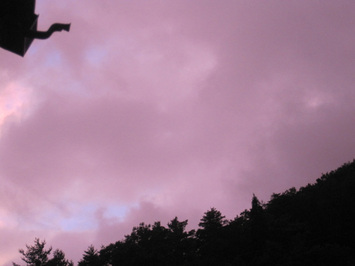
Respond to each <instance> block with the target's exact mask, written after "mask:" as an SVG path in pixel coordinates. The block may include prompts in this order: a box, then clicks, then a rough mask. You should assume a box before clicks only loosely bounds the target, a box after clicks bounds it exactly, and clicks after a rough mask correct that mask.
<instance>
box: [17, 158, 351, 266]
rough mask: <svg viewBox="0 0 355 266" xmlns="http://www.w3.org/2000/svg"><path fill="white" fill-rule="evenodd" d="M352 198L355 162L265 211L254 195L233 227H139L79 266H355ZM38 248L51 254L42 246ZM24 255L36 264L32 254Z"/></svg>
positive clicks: (215, 214) (216, 220)
mask: <svg viewBox="0 0 355 266" xmlns="http://www.w3.org/2000/svg"><path fill="white" fill-rule="evenodd" d="M354 191H355V160H354V161H353V162H352V163H347V164H344V165H343V166H342V167H340V168H339V169H337V170H336V171H332V172H330V173H327V174H324V175H322V177H321V178H319V179H317V182H316V183H315V184H312V185H311V184H309V185H307V186H306V187H302V188H300V189H299V190H296V189H295V188H291V189H289V190H287V191H285V192H284V193H280V194H273V195H272V196H271V199H270V201H269V202H268V203H266V204H263V203H261V202H260V201H259V200H258V198H257V197H256V196H255V195H253V197H252V200H251V208H250V209H249V210H245V211H244V212H242V213H241V214H240V215H238V216H237V217H236V218H235V219H233V220H231V221H227V220H225V217H224V216H223V215H222V214H221V212H219V211H218V210H216V209H215V208H211V209H210V210H208V211H207V212H206V213H205V214H204V216H203V217H202V218H201V221H200V223H199V229H198V230H197V231H195V230H191V231H187V230H186V226H187V220H186V221H179V220H178V218H177V217H175V218H174V219H173V220H171V221H170V222H169V223H168V225H167V227H164V226H162V225H161V224H160V222H155V223H154V224H153V225H149V224H148V225H147V224H144V223H141V224H140V225H139V226H137V227H134V228H133V229H132V232H131V234H130V235H126V236H125V238H124V239H123V240H121V241H118V242H116V243H114V244H110V245H108V246H105V247H102V248H101V249H100V250H99V251H97V250H95V249H94V247H93V246H90V247H89V249H88V250H87V251H85V253H84V256H83V259H82V260H81V261H80V262H79V266H83V265H93V266H94V265H114V266H116V265H117V266H121V265H122V266H125V265H131V266H134V265H147V266H149V265H154V266H159V265H164V266H165V265H166V266H168V265H169V266H170V265H172V266H188V265H197V266H198V265H220V266H229V265H240V266H259V265H275V266H278V265H280V266H281V265H283V266H303V265H308V266H313V265H314V266H318V265H322V266H323V265H344V266H353V265H355V227H354V224H355V218H354V217H355V208H354V204H355V193H354ZM39 244H40V243H39V242H38V243H37V242H36V245H39ZM28 248H29V251H31V249H30V247H28ZM37 249H38V250H40V254H42V253H44V255H45V254H46V252H48V251H46V250H44V249H43V247H42V246H41V245H39V247H37ZM49 252H50V250H49ZM20 253H21V254H23V255H24V257H25V258H26V259H28V260H30V259H31V258H32V257H31V256H30V254H32V253H31V252H30V253H26V252H24V251H23V250H20ZM63 255H64V254H63ZM31 260H32V259H31ZM25 261H26V260H25ZM26 262H27V261H26ZM28 265H35V264H28ZM40 265H47V264H40ZM48 265H49V264H48ZM51 265H52V264H51ZM58 265H62V264H58ZM63 265H64V264H63Z"/></svg>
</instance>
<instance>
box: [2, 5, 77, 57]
mask: <svg viewBox="0 0 355 266" xmlns="http://www.w3.org/2000/svg"><path fill="white" fill-rule="evenodd" d="M35 6H36V0H0V47H2V48H4V49H6V50H8V51H10V52H13V53H15V54H18V55H21V56H24V55H25V53H26V51H27V50H28V48H29V47H30V45H31V43H32V41H33V40H34V39H47V38H49V37H50V36H51V35H52V34H53V32H55V31H62V30H65V31H69V30H70V24H60V23H55V24H53V25H52V26H51V27H50V28H49V29H48V30H47V31H38V30H37V22H38V15H36V14H35Z"/></svg>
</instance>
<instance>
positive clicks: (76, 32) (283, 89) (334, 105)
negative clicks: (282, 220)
mask: <svg viewBox="0 0 355 266" xmlns="http://www.w3.org/2000/svg"><path fill="white" fill-rule="evenodd" d="M37 2H38V3H37V9H36V12H37V13H39V14H40V18H39V19H40V20H39V21H40V23H39V27H40V28H44V29H45V28H46V27H47V26H49V25H50V24H51V23H53V22H57V21H60V22H71V23H72V28H71V31H70V33H60V34H59V33H57V34H54V35H53V36H52V37H51V39H49V40H47V41H35V42H34V43H33V44H32V47H31V48H30V50H29V51H28V53H27V55H26V56H25V57H24V58H21V57H18V56H16V55H13V54H10V53H9V52H7V51H5V50H1V51H0V58H1V60H0V182H1V187H0V234H1V236H2V237H1V238H0V247H1V250H4V252H1V253H2V254H1V255H0V264H4V265H11V261H18V258H19V254H18V253H17V250H18V249H19V248H24V247H25V244H26V243H27V244H29V243H31V242H32V241H33V239H34V238H35V237H40V238H42V239H43V238H45V239H46V240H47V243H49V245H53V246H54V247H55V248H60V249H63V250H64V252H65V253H66V254H67V257H68V258H71V259H73V260H78V259H79V258H80V257H81V254H82V253H83V251H84V250H85V249H86V248H87V247H88V246H89V245H90V244H94V245H96V246H97V247H100V246H101V245H102V244H104V245H105V244H109V243H110V242H113V241H116V240H119V239H121V238H122V237H123V235H124V234H128V233H130V230H131V229H132V227H133V226H135V225H137V224H138V223H140V222H143V221H144V222H147V223H152V222H154V221H156V220H160V221H162V222H163V223H167V222H168V221H169V220H170V219H173V218H174V217H175V216H178V217H179V218H180V219H181V220H183V219H189V223H190V225H191V227H194V228H196V227H197V223H198V221H199V219H200V218H201V217H202V215H203V213H204V212H205V211H206V210H208V209H209V208H210V207H216V208H217V209H219V210H220V211H221V212H222V213H223V214H225V215H226V216H227V218H229V219H232V218H234V217H235V216H236V215H237V214H239V213H240V212H241V211H242V210H244V209H246V208H249V207H250V200H251V196H252V193H255V194H256V195H257V196H258V197H259V198H260V199H262V200H264V201H267V200H268V199H269V197H270V195H271V193H273V192H281V191H283V190H285V189H287V188H290V187H292V186H296V187H299V186H304V185H306V184H307V183H309V182H314V180H315V179H316V178H318V177H319V176H320V174H321V173H323V172H327V171H329V170H332V169H334V168H336V167H338V166H340V165H341V164H343V163H345V162H346V161H350V160H352V159H353V158H354V150H355V140H354V138H353V136H354V135H355V126H354V125H355V123H354V121H353V120H354V119H353V117H355V116H354V115H355V106H354V104H353V102H354V101H353V100H354V98H355V90H354V84H355V80H354V79H355V78H354V74H353V73H354V70H355V65H354V56H355V48H354V47H355V37H354V36H355V28H354V27H353V25H354V22H355V21H354V18H355V4H354V3H353V1H346V0H344V1H336V2H335V1H322V2H318V1H287V2H284V1H268V2H267V3H266V2H264V1H229V0H225V1H222V2H216V1H209V0H206V1H187V0H186V1H185V0H184V1H158V0H155V1H149V2H147V1H138V0H137V1H99V2H98V1H93V0H86V1H56V0H53V1H50V3H49V2H47V1H37Z"/></svg>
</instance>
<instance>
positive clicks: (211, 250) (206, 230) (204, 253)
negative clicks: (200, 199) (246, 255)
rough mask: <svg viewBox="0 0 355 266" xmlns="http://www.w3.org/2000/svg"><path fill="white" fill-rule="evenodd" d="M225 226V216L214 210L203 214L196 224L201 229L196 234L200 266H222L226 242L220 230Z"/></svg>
mask: <svg viewBox="0 0 355 266" xmlns="http://www.w3.org/2000/svg"><path fill="white" fill-rule="evenodd" d="M226 224H227V221H226V220H225V216H223V215H222V214H221V212H220V211H218V210H216V209H215V208H211V209H210V210H209V211H207V212H205V214H204V216H203V217H202V219H201V222H200V223H199V224H198V225H199V226H200V227H201V228H200V229H198V230H197V232H196V235H197V237H198V240H199V243H200V245H199V248H198V254H197V255H198V257H199V263H200V264H201V265H224V259H225V255H226V254H225V251H226V249H225V244H226V242H225V238H224V234H223V233H224V231H223V230H222V229H223V227H224V226H225V225H226Z"/></svg>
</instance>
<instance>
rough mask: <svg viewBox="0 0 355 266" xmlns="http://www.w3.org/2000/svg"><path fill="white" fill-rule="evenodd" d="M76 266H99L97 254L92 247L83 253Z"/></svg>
mask: <svg viewBox="0 0 355 266" xmlns="http://www.w3.org/2000/svg"><path fill="white" fill-rule="evenodd" d="M78 266H101V264H100V257H99V252H98V251H97V250H96V249H95V247H94V246H93V245H91V246H89V247H88V249H87V250H86V251H84V255H83V259H82V260H80V261H79V263H78Z"/></svg>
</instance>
